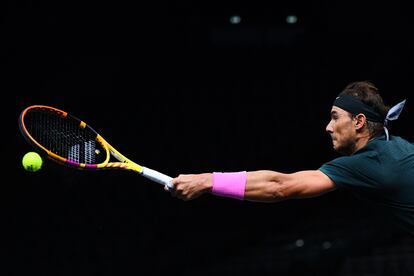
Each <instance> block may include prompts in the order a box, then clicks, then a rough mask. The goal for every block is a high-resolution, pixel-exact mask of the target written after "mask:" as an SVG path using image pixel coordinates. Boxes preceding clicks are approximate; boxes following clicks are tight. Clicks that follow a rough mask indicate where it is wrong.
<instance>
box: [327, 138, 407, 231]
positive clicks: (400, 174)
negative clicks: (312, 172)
mask: <svg viewBox="0 0 414 276" xmlns="http://www.w3.org/2000/svg"><path fill="white" fill-rule="evenodd" d="M320 171H322V172H323V173H324V174H326V175H327V176H328V177H329V178H331V179H332V180H333V181H334V182H335V185H336V186H337V187H338V188H346V189H349V190H350V191H351V192H352V193H354V194H356V195H357V196H358V197H360V198H363V199H367V200H368V201H370V202H371V203H373V204H374V205H375V206H377V207H378V208H379V209H380V211H381V212H383V214H384V215H389V216H391V217H392V218H393V219H395V220H396V222H397V223H398V224H399V225H400V226H402V227H403V228H404V229H405V230H407V231H409V232H410V233H412V234H414V145H413V144H411V143H409V142H408V141H406V140H404V139H402V138H401V137H398V136H391V137H390V140H389V141H386V139H385V137H384V136H382V137H377V138H375V139H373V140H371V141H370V142H368V144H367V145H366V146H365V147H363V148H362V149H360V150H358V151H357V152H355V153H354V154H353V155H351V156H343V157H339V158H336V159H334V160H332V161H330V162H327V163H325V164H323V165H322V167H321V168H320Z"/></svg>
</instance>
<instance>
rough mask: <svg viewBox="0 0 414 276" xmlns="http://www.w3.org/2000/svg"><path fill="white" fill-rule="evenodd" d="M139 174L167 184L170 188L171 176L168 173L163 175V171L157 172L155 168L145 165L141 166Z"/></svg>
mask: <svg viewBox="0 0 414 276" xmlns="http://www.w3.org/2000/svg"><path fill="white" fill-rule="evenodd" d="M141 175H142V176H145V177H146V178H148V179H151V180H152V181H155V182H157V183H160V184H163V185H165V186H167V187H168V188H172V184H171V180H172V177H169V176H168V175H165V174H163V173H160V172H157V171H155V170H152V169H150V168H146V167H142V172H141Z"/></svg>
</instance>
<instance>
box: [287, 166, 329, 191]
mask: <svg viewBox="0 0 414 276" xmlns="http://www.w3.org/2000/svg"><path fill="white" fill-rule="evenodd" d="M291 176H292V177H293V179H294V180H293V181H294V182H296V185H295V186H296V190H295V191H294V192H293V194H292V197H293V198H308V197H315V196H320V195H322V194H325V193H327V192H330V191H333V190H335V188H336V186H335V182H333V181H332V179H331V178H329V177H328V176H327V175H326V174H324V173H323V172H321V171H320V170H313V171H300V172H296V173H293V174H291Z"/></svg>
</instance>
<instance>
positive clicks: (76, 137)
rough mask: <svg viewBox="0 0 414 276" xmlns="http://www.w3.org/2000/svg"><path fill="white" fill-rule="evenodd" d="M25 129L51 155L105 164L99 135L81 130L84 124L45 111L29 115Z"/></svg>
mask: <svg viewBox="0 0 414 276" xmlns="http://www.w3.org/2000/svg"><path fill="white" fill-rule="evenodd" d="M25 125H26V128H27V130H28V132H29V133H30V135H31V136H32V137H33V138H34V139H35V140H36V141H37V142H38V143H40V144H41V145H43V146H44V147H45V148H47V149H49V150H50V151H51V152H53V153H55V154H57V155H59V156H61V157H63V158H66V159H68V160H70V161H72V162H76V163H84V164H97V163H101V162H103V161H104V160H105V157H106V156H105V154H104V153H105V149H104V148H103V147H102V146H101V145H100V144H99V143H96V141H95V139H96V136H97V134H96V132H95V131H94V130H92V129H91V128H89V127H87V126H86V127H84V128H81V127H80V120H78V119H76V118H74V117H71V116H67V117H61V116H58V115H56V114H54V113H50V112H46V111H43V110H33V111H31V112H29V113H28V114H26V117H25Z"/></svg>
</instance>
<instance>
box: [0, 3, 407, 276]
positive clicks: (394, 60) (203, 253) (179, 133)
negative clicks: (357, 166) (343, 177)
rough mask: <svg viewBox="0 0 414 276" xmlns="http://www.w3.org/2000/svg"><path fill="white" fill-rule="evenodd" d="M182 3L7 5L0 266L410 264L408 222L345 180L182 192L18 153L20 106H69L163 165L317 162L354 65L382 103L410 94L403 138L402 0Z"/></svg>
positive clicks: (179, 168)
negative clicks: (306, 195) (310, 193)
mask: <svg viewBox="0 0 414 276" xmlns="http://www.w3.org/2000/svg"><path fill="white" fill-rule="evenodd" d="M194 2H196V3H193V2H192V1H179V2H160V1H158V2H154V3H147V2H145V3H141V2H136V3H135V2H124V3H121V2H115V1H114V2H102V1H99V2H92V1H84V2H61V1H8V2H5V3H3V4H2V9H1V37H2V39H1V44H0V52H1V70H2V78H1V86H2V88H1V91H2V97H3V101H2V103H3V104H2V113H3V116H2V118H3V120H2V123H3V131H2V134H3V135H2V141H3V143H2V144H3V147H2V152H3V153H4V154H3V162H4V164H3V166H2V167H3V170H4V171H5V172H6V173H5V177H4V178H3V180H2V185H1V188H0V189H1V195H0V197H1V203H0V204H1V210H2V218H3V220H2V224H3V226H2V228H3V230H4V231H5V234H4V235H2V242H1V243H2V246H1V247H2V248H3V249H4V256H5V258H3V262H4V264H5V265H4V266H3V268H4V269H5V274H4V275H27V273H28V272H30V273H36V274H38V275H129V274H134V275H137V274H139V273H144V275H161V274H166V273H169V274H173V275H194V274H198V275H213V274H214V275H231V274H235V273H238V274H240V275H275V274H280V275H303V273H304V271H306V273H307V274H308V275H364V274H358V273H359V272H358V271H357V270H354V273H353V274H352V269H356V268H354V267H357V266H353V264H354V263H356V262H357V261H355V260H358V258H360V259H361V260H362V261H361V262H362V263H364V260H365V267H368V268H367V269H368V270H369V269H371V270H370V271H371V272H372V273H374V272H375V273H377V274H374V275H383V274H381V273H385V274H384V275H392V274H394V275H408V274H407V271H410V272H411V271H413V270H414V268H413V267H412V266H409V265H407V263H406V262H403V261H401V259H403V260H405V259H406V258H410V257H411V256H412V255H410V254H412V252H414V250H412V249H410V250H412V251H410V250H408V249H406V248H405V249H403V245H404V244H412V238H411V237H409V236H407V235H406V234H405V233H403V232H401V231H400V230H399V229H396V228H395V226H393V225H392V224H390V223H389V222H388V221H384V220H382V218H381V214H378V213H376V212H375V210H374V209H371V207H370V206H367V205H366V204H364V203H363V202H360V201H358V200H357V199H355V198H354V197H353V196H352V195H349V194H346V193H345V192H342V191H336V192H333V193H330V194H327V195H324V196H322V197H319V198H314V199H305V200H292V201H287V202H282V203H278V204H264V203H254V202H241V201H237V200H231V199H226V198H219V197H214V196H210V195H205V196H203V197H201V198H199V199H197V200H194V201H190V202H183V201H180V200H177V199H175V198H172V197H170V195H169V194H168V193H165V192H164V191H163V189H162V187H161V186H159V185H157V184H154V183H153V182H151V181H149V180H147V179H145V178H142V177H137V176H136V175H134V174H131V173H128V172H118V171H104V172H80V171H74V170H68V169H67V168H62V167H59V166H58V165H55V164H52V163H50V162H49V161H45V164H44V167H43V169H42V170H41V171H39V172H38V173H29V172H26V171H24V170H23V169H22V167H21V158H22V156H23V155H24V154H25V153H26V152H27V151H30V150H32V148H31V147H30V146H29V145H28V144H26V142H25V141H24V139H23V138H22V136H21V135H20V132H19V128H18V123H17V119H18V116H19V114H20V112H21V111H22V110H23V109H24V108H25V107H26V106H29V105H33V104H44V105H50V106H55V107H57V108H60V109H63V110H65V111H68V112H70V113H72V114H73V115H75V116H77V117H79V118H81V119H83V120H84V121H86V122H87V123H89V124H90V125H91V126H92V127H93V128H94V129H95V130H97V131H98V132H99V133H100V134H101V135H102V136H103V137H104V138H105V139H106V140H108V141H109V142H110V143H111V144H112V145H113V146H115V147H116V148H117V149H118V150H119V151H120V152H121V153H124V154H125V155H127V156H128V157H129V158H130V159H132V160H135V161H137V162H138V163H141V164H142V165H144V166H148V167H151V168H154V169H157V170H160V171H161V172H164V173H166V174H169V175H171V176H176V175H178V174H181V173H201V172H212V171H240V170H258V169H271V170H277V171H282V172H287V173H288V172H294V171H298V170H304V169H317V168H319V166H320V165H321V164H323V163H324V162H326V161H328V160H330V159H332V158H334V157H336V156H337V155H336V154H335V153H334V152H333V151H332V149H331V144H330V143H331V142H330V139H329V136H328V135H327V134H326V133H325V126H326V124H327V123H328V120H329V111H330V107H331V104H332V101H333V99H334V98H335V96H336V95H337V94H338V93H339V92H340V91H341V89H343V88H344V87H345V86H346V85H347V84H348V83H349V82H352V81H358V80H370V81H372V82H374V83H375V84H376V85H377V86H378V87H379V88H380V90H381V91H382V95H383V98H384V100H385V102H386V103H387V104H389V105H392V104H396V103H397V102H399V101H401V100H402V99H407V100H408V101H407V105H406V109H405V110H404V112H403V114H402V115H401V117H400V119H399V120H398V121H397V122H395V123H394V125H393V133H394V134H396V135H401V136H404V137H406V138H407V139H408V140H413V138H414V137H413V133H412V129H411V127H410V126H411V121H412V120H411V118H412V117H413V114H414V109H413V107H412V104H411V92H412V91H411V88H412V86H411V81H412V66H413V64H414V63H413V54H412V47H413V38H412V28H411V26H410V23H411V22H410V21H411V17H410V16H411V14H410V9H409V8H408V6H406V5H405V4H402V3H399V2H396V1H393V2H392V3H377V2H374V1H278V2H269V1H255V2H254V3H253V2H251V3H241V2H239V1H225V3H223V2H218V3H216V2H211V1H201V2H200V1H194ZM291 13H294V14H296V15H298V18H299V20H298V22H297V24H294V25H288V24H287V23H286V22H285V18H286V16H287V15H289V14H291ZM235 14H238V15H240V16H241V18H242V21H241V23H240V24H238V25H231V24H230V23H229V17H230V16H231V15H235ZM3 162H2V163H3ZM301 239H302V240H303V241H304V245H303V246H301V247H298V246H297V245H296V241H298V240H301ZM327 242H328V243H329V246H326V244H327ZM324 245H325V247H324ZM326 247H328V248H326ZM407 250H408V251H407ZM378 252H382V253H384V252H385V253H384V254H382V255H381V254H379V253H378ZM387 254H388V255H387ZM367 256H368V257H369V256H377V259H376V260H378V258H381V257H382V258H383V259H381V260H382V263H383V264H384V266H383V268H381V269H380V268H378V266H377V267H375V266H373V265H372V264H371V263H370V265H371V266H369V265H368V263H369V261H372V258H371V259H369V258H368V257H367ZM384 256H388V257H389V256H394V257H395V256H397V257H398V258H399V259H398V260H399V262H400V263H399V264H400V266H397V267H398V268H396V267H395V266H394V267H393V264H394V262H392V261H390V260H391V259H392V258H391V257H389V258H388V259H387V258H386V257H384ZM364 257H365V259H364ZM367 258H368V259H367ZM384 258H385V259H384ZM394 259H395V258H394ZM387 264H388V266H387ZM374 267H375V269H374ZM390 267H392V269H391V268H390ZM387 269H388V270H387ZM350 271H351V272H350ZM355 271H356V272H355ZM384 271H387V272H384ZM347 273H348V274H347ZM398 273H401V274H398Z"/></svg>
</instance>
